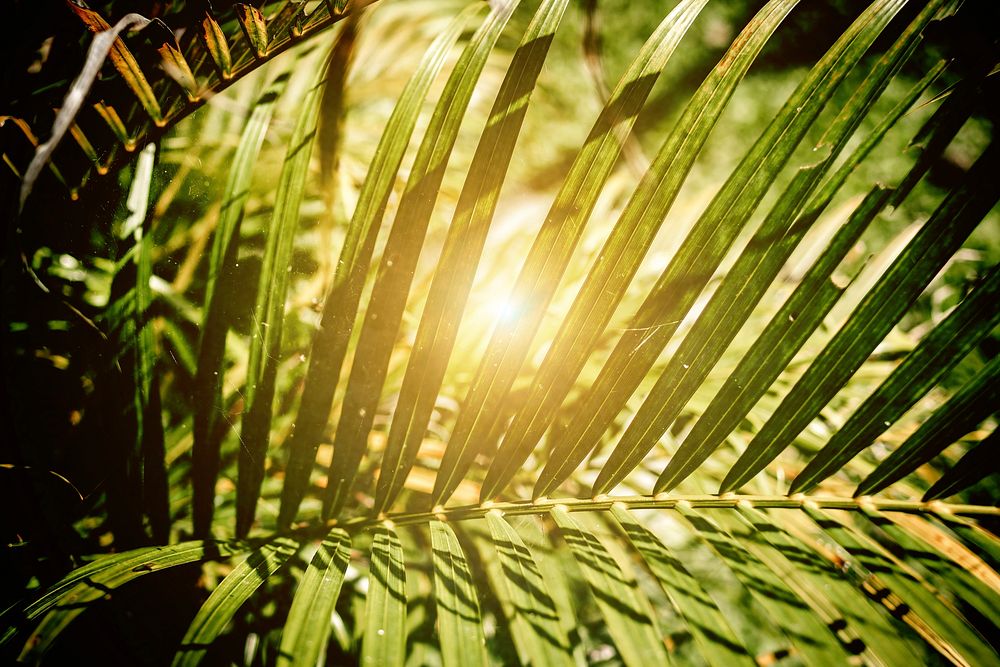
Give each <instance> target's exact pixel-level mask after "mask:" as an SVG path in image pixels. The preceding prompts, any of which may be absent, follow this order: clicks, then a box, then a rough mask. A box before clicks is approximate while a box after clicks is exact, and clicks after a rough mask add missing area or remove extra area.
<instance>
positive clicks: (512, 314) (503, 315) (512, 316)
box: [487, 299, 521, 324]
mask: <svg viewBox="0 0 1000 667" xmlns="http://www.w3.org/2000/svg"><path fill="white" fill-rule="evenodd" d="M487 309H488V310H489V312H490V315H492V316H493V317H494V318H496V321H497V323H498V324H513V323H514V322H516V321H517V318H518V317H519V316H520V315H521V308H520V307H519V305H518V304H517V302H516V301H511V300H510V299H498V300H496V301H492V302H490V303H489V304H487Z"/></svg>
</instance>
